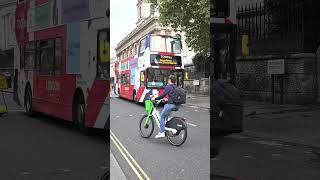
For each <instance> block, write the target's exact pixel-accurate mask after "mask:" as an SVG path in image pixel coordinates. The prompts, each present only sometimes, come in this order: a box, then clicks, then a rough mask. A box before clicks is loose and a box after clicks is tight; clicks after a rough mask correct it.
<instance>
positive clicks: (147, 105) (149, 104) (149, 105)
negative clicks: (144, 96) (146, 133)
mask: <svg viewBox="0 0 320 180" xmlns="http://www.w3.org/2000/svg"><path fill="white" fill-rule="evenodd" d="M144 106H145V108H146V111H147V113H149V112H150V111H151V109H152V106H153V104H152V101H151V100H145V101H144Z"/></svg>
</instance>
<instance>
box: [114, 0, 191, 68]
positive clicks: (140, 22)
mask: <svg viewBox="0 0 320 180" xmlns="http://www.w3.org/2000/svg"><path fill="white" fill-rule="evenodd" d="M159 15H160V14H159V9H158V7H157V6H155V5H153V4H152V3H151V2H150V1H149V0H138V2H137V22H136V25H137V26H136V28H135V29H134V30H132V31H131V32H130V33H129V34H128V35H127V36H126V37H125V38H124V39H123V40H121V41H120V42H119V43H118V44H117V47H116V48H115V50H116V54H117V59H118V60H121V59H125V58H127V57H131V56H134V55H136V54H137V52H138V43H139V40H140V39H141V38H142V37H144V36H145V35H146V34H148V33H162V34H168V35H172V36H175V35H177V34H178V35H180V36H181V39H182V48H183V56H184V57H183V59H184V60H185V64H192V58H193V56H194V55H195V53H194V52H193V51H192V50H191V49H189V48H188V46H187V44H186V42H185V36H184V33H183V32H175V31H174V30H173V29H172V28H171V27H163V26H161V25H160V23H159Z"/></svg>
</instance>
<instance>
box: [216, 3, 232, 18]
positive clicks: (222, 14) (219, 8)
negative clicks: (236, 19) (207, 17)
mask: <svg viewBox="0 0 320 180" xmlns="http://www.w3.org/2000/svg"><path fill="white" fill-rule="evenodd" d="M229 16H230V0H213V17H214V18H227V17H229Z"/></svg>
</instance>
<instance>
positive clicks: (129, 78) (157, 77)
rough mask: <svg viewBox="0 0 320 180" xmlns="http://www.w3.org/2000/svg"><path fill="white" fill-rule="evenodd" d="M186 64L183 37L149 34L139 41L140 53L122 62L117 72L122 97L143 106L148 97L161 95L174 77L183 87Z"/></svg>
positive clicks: (138, 51) (119, 91) (119, 92)
mask: <svg viewBox="0 0 320 180" xmlns="http://www.w3.org/2000/svg"><path fill="white" fill-rule="evenodd" d="M183 70H184V62H183V58H182V45H181V39H180V37H172V36H169V35H163V34H159V33H158V34H147V35H146V36H144V37H143V38H142V39H141V40H140V41H139V46H138V49H137V53H136V55H134V56H130V57H128V58H125V59H119V65H118V69H116V72H117V73H116V74H118V76H117V88H118V90H117V91H118V94H119V96H120V97H123V98H126V99H129V100H132V101H134V102H143V101H144V99H145V96H146V94H147V93H149V94H150V93H151V94H152V95H155V96H158V95H160V94H161V93H162V92H163V90H164V87H165V85H166V83H167V80H168V77H169V75H170V74H175V75H176V77H177V85H178V86H183V74H184V71H183Z"/></svg>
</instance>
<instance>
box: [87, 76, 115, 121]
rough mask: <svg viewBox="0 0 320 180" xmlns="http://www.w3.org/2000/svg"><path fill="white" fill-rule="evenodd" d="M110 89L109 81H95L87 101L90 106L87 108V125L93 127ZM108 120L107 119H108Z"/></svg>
mask: <svg viewBox="0 0 320 180" xmlns="http://www.w3.org/2000/svg"><path fill="white" fill-rule="evenodd" d="M109 91H110V87H109V81H107V80H95V81H94V83H93V85H92V88H91V90H90V91H89V95H88V97H87V99H86V102H87V104H88V106H87V107H86V117H85V118H86V125H87V126H88V127H93V126H94V124H95V122H96V119H97V117H98V114H99V112H100V110H101V108H102V106H103V104H104V102H105V100H106V97H107V95H108V94H109ZM106 118H107V117H106Z"/></svg>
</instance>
